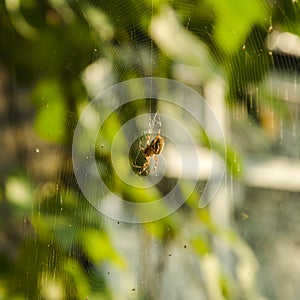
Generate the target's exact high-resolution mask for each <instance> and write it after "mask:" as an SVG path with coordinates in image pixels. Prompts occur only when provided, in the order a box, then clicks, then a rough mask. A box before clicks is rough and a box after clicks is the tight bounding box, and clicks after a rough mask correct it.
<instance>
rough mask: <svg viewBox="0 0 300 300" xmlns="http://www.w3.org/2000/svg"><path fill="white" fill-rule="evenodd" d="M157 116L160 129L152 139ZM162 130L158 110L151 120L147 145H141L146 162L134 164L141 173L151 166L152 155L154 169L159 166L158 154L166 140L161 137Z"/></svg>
mask: <svg viewBox="0 0 300 300" xmlns="http://www.w3.org/2000/svg"><path fill="white" fill-rule="evenodd" d="M156 118H157V119H158V122H157V124H158V130H157V134H156V136H155V138H154V139H153V140H152V141H151V127H152V128H153V127H154V126H153V125H154V122H155V119H156ZM151 123H152V124H151ZM151 125H152V126H151ZM160 131H161V120H160V118H159V117H158V112H156V114H155V115H154V118H153V119H152V120H151V119H150V120H149V132H148V135H147V141H146V146H145V147H141V146H140V150H142V151H141V153H142V155H143V156H144V158H145V162H144V164H143V165H142V166H137V165H134V167H136V168H138V169H140V171H139V174H142V173H144V172H145V170H146V169H147V168H148V167H149V165H150V162H151V157H153V159H154V160H155V166H154V168H153V171H155V170H156V168H157V166H158V158H157V155H159V154H160V153H161V152H162V151H163V149H164V145H165V140H164V139H163V138H162V137H161V135H160Z"/></svg>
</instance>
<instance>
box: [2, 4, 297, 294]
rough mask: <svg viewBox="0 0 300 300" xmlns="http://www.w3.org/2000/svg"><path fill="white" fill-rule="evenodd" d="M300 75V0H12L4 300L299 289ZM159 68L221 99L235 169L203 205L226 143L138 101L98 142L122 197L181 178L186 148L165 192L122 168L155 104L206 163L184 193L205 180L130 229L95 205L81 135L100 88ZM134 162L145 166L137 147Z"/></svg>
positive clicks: (6, 78)
mask: <svg viewBox="0 0 300 300" xmlns="http://www.w3.org/2000/svg"><path fill="white" fill-rule="evenodd" d="M299 71H300V7H299V3H298V1H297V0H280V1H273V0H270V1H264V0H244V1H240V2H238V1H234V0H227V1H223V0H192V1H190V0H189V1H188V0H181V1H180V0H178V1H177V0H173V1H171V0H152V1H148V0H147V1H146V0H140V1H134V0H109V1H108V0H99V1H98V0H90V1H88V0H79V1H71V0H69V1H67V0H40V1H37V0H3V1H0V116H1V118H0V122H1V125H0V135H1V141H0V143H1V156H0V299H1V300H4V299H5V300H6V299H10V300H22V299H44V300H63V299H72V300H75V299H84V300H85V299H88V300H92V299H97V300H99V299H100V300H101V299H118V300H122V299H140V300H141V299H143V300H150V299H151V300H157V299H174V300H175V299H193V300H194V299H199V300H202V299H203V300H219V299H220V300H221V299H222V300H223V299H230V300H233V299H241V300H246V299H249V300H263V299H272V300H281V299H290V300H293V299H295V300H296V299H299V298H300V286H299V278H300V252H299V251H300V223H299V212H300V203H299V200H300V199H299V195H300V160H299V158H300V121H299V119H300V110H299V99H300V85H298V81H299V82H300V78H299ZM147 76H155V77H163V78H169V79H173V80H176V81H178V82H180V83H183V84H186V85H187V86H190V87H192V88H193V89H194V90H196V91H197V92H198V93H199V94H201V95H202V96H203V97H204V98H205V99H206V100H207V102H208V103H209V104H210V106H211V107H212V109H213V110H214V112H215V115H216V116H217V118H218V121H219V123H220V125H221V127H222V130H223V132H224V136H225V140H226V149H224V148H222V146H220V145H219V146H215V149H217V150H216V151H217V152H219V155H220V156H222V159H224V160H225V162H226V175H225V178H224V181H223V183H222V185H221V187H220V188H219V189H218V193H217V194H216V196H215V198H214V199H213V201H211V202H210V204H209V205H208V206H206V207H205V208H199V199H200V198H201V193H202V191H203V188H204V186H205V184H206V181H207V178H208V176H209V170H210V166H211V160H210V156H209V155H208V154H207V153H209V150H210V149H212V148H213V147H212V145H209V144H207V143H206V142H205V141H206V140H207V139H209V140H214V137H210V136H205V134H203V130H202V129H201V128H198V129H197V126H196V127H195V126H194V125H193V122H192V121H191V119H190V118H189V116H188V115H186V114H185V113H184V112H183V111H181V110H180V109H179V110H178V107H175V106H172V105H169V106H166V105H165V103H164V102H163V101H160V100H159V99H153V100H152V101H150V102H149V101H147V99H141V101H137V102H134V103H130V105H127V106H126V105H125V106H123V107H122V109H120V110H118V111H117V112H116V113H115V114H113V115H111V116H110V118H109V120H108V121H107V123H106V126H103V127H102V129H101V132H102V133H101V134H102V135H103V139H104V140H105V142H104V143H103V144H101V145H98V146H96V148H95V156H96V158H97V161H98V162H99V171H100V173H101V176H102V178H103V180H104V182H105V183H107V185H108V186H109V188H110V190H111V191H112V192H113V193H117V194H118V195H121V197H124V198H126V199H127V200H128V201H131V202H143V201H153V200H155V199H157V198H159V197H161V196H162V195H164V194H165V193H167V192H168V191H169V190H170V189H171V188H172V187H173V186H174V184H175V183H176V182H177V180H178V177H180V172H178V168H177V167H176V166H177V159H178V158H177V156H176V155H175V156H172V155H171V154H172V153H171V154H170V155H165V160H166V163H167V167H168V168H167V172H166V173H165V175H164V176H163V184H159V183H157V184H156V185H155V186H154V187H153V188H152V189H151V192H149V190H148V189H140V190H139V191H138V192H137V191H136V190H135V189H132V188H130V187H128V185H127V184H125V183H124V182H122V180H120V178H119V177H118V176H117V175H116V173H115V172H114V165H113V161H112V159H111V157H110V152H109V150H107V149H110V146H109V145H111V143H112V142H113V139H114V136H115V135H116V133H117V132H118V130H119V129H120V128H121V127H122V125H123V124H125V122H127V121H128V120H130V119H132V118H134V117H136V116H138V115H139V114H141V113H155V112H156V111H159V112H160V113H161V114H168V115H170V116H172V117H174V118H176V120H177V121H178V122H179V123H181V124H184V126H186V128H187V129H188V130H190V132H191V133H190V134H191V136H192V137H193V139H194V140H195V141H197V143H199V153H200V157H202V163H203V165H201V166H200V172H199V174H191V177H192V178H185V181H184V182H183V183H182V184H181V186H180V189H181V191H182V193H183V195H184V193H185V190H186V189H187V188H188V187H189V184H190V182H189V180H196V181H197V188H196V189H195V191H194V192H193V193H192V194H191V195H190V196H189V197H187V199H186V202H185V203H184V205H182V206H181V207H180V208H179V209H178V210H176V211H175V212H174V213H173V214H171V215H169V216H168V217H165V218H163V219H161V220H157V221H153V222H148V223H144V224H130V223H124V222H120V221H118V220H113V219H110V218H108V217H106V216H104V215H102V214H101V213H99V211H98V210H96V209H95V208H94V207H93V206H92V205H91V204H90V203H89V202H88V201H87V200H86V199H85V197H84V196H83V194H82V192H81V190H80V189H79V187H78V185H77V182H76V179H75V176H74V173H73V167H72V138H73V132H74V129H75V126H76V124H77V121H78V119H79V117H80V114H81V113H82V111H83V109H84V108H85V107H87V105H88V104H89V103H90V101H91V100H92V99H93V98H94V97H95V96H97V95H98V94H99V93H101V92H102V91H104V90H105V89H107V88H109V87H111V86H113V85H114V84H116V83H119V82H123V81H125V80H128V79H134V78H140V77H147ZM105 105H106V103H103V106H104V108H105ZM109 105H110V103H107V106H109ZM194 111H195V112H197V111H201V103H199V106H197V105H196V106H195V107H194ZM207 122H208V124H209V122H210V120H207ZM155 126H156V130H157V129H158V128H157V124H156V125H155ZM141 127H144V128H146V129H147V123H146V124H142V126H141ZM161 127H162V134H163V130H164V123H163V122H162V124H161ZM142 134H143V132H141V135H142ZM144 134H146V132H144ZM166 140H167V137H166ZM179 140H180V139H179ZM181 142H182V143H183V144H184V142H185V141H184V139H182V141H181V140H180V143H181ZM83 143H84V142H83ZM86 143H88V141H86ZM215 143H216V144H217V145H218V141H217V140H215ZM106 145H108V148H106ZM121 145H122V144H121ZM138 146H139V143H136V145H135V147H138ZM187 146H188V145H187ZM187 148H188V147H187ZM186 151H187V152H186V153H184V155H186V156H188V155H189V152H188V150H186ZM225 152H226V156H225V155H224V153H225ZM222 153H223V155H222ZM161 156H163V153H162V154H161ZM124 157H125V156H124ZM171 158H172V161H171V162H170V159H171ZM168 159H169V161H168ZM129 160H130V158H129ZM126 162H127V163H126ZM120 168H121V169H123V170H124V172H125V176H126V174H127V173H126V172H128V173H129V172H131V173H132V170H131V168H130V164H129V162H128V154H127V157H125V164H124V167H123V165H122V167H120ZM134 175H135V176H136V178H139V177H142V176H140V175H141V174H137V172H136V174H134Z"/></svg>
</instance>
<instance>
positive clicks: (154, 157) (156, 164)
mask: <svg viewBox="0 0 300 300" xmlns="http://www.w3.org/2000/svg"><path fill="white" fill-rule="evenodd" d="M153 159H154V160H155V165H154V168H153V171H155V170H156V168H157V166H158V157H157V156H156V155H155V154H154V155H153Z"/></svg>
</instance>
